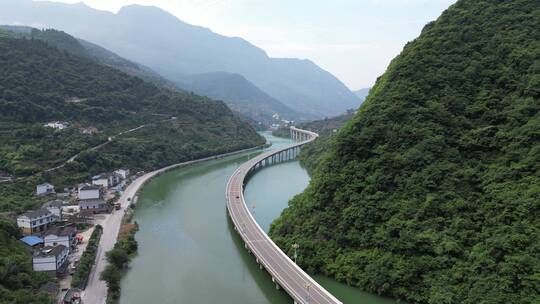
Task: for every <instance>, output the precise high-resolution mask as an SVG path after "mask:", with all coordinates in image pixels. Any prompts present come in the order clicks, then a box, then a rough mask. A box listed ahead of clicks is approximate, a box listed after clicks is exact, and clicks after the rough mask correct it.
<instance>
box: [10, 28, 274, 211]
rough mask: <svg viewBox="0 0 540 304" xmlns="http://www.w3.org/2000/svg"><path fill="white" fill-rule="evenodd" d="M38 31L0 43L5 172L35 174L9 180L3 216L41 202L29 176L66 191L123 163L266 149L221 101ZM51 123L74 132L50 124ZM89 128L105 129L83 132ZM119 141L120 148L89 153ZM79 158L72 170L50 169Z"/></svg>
mask: <svg viewBox="0 0 540 304" xmlns="http://www.w3.org/2000/svg"><path fill="white" fill-rule="evenodd" d="M31 35H33V37H35V38H36V39H31V40H28V39H25V38H24V35H23V38H11V37H0V142H1V143H2V144H1V145H0V175H1V174H8V175H11V176H15V177H28V176H32V175H35V177H33V178H29V179H27V180H24V181H17V182H15V183H0V193H3V194H5V195H4V196H2V197H0V210H13V209H14V208H16V209H24V208H27V207H29V206H32V205H35V202H34V203H32V198H31V195H32V193H33V189H32V187H28V185H29V183H28V180H31V181H32V182H35V181H38V180H39V181H48V182H52V183H53V184H55V186H57V187H58V188H63V187H65V186H73V184H75V183H78V182H81V181H84V180H86V179H88V178H89V177H90V176H92V175H95V174H97V173H99V172H103V171H109V170H112V169H115V168H117V167H120V166H127V167H129V168H131V169H132V170H134V171H135V170H149V169H153V168H158V167H163V166H166V165H170V164H173V163H177V162H181V161H185V160H192V159H195V158H198V157H203V156H209V155H212V154H216V153H222V152H230V151H233V150H238V149H243V148H248V147H253V146H255V145H258V144H263V143H264V139H262V138H261V137H260V136H259V135H258V134H257V133H256V132H255V131H254V130H253V128H251V127H250V126H249V125H248V124H247V123H246V122H243V121H241V120H240V119H239V118H238V117H236V115H234V114H233V113H232V112H231V111H230V109H228V108H227V107H226V106H225V104H223V103H222V102H216V101H213V100H210V99H208V98H206V97H201V96H197V95H194V94H188V93H180V92H176V91H171V90H169V89H166V88H163V87H158V86H156V85H154V84H151V83H148V82H145V81H143V80H141V79H139V78H137V77H132V76H129V75H127V74H124V73H122V72H120V71H118V70H116V69H113V68H111V67H108V66H105V65H101V64H98V63H97V62H96V61H94V60H92V59H91V58H92V57H91V56H90V57H88V56H86V55H84V53H82V52H83V51H82V50H81V48H82V46H81V45H80V44H79V42H78V41H77V40H76V39H74V38H73V37H71V36H69V35H67V34H65V33H62V32H58V31H54V30H47V31H37V30H32V31H31ZM48 43H52V44H53V45H54V46H51V45H49V44H48ZM83 55H84V56H83ZM172 117H175V118H176V119H171V118H172ZM51 121H67V122H69V123H70V127H69V128H68V129H66V130H56V131H55V130H52V129H50V128H46V127H43V124H44V123H47V122H51ZM140 126H144V127H143V128H141V129H138V130H137V131H134V132H129V133H122V134H121V135H118V134H119V133H121V132H124V131H127V130H130V129H134V128H136V127H140ZM89 127H93V128H96V129H97V130H98V131H99V132H98V133H96V134H83V133H82V132H81V130H82V129H83V128H89ZM116 135H118V136H116ZM112 136H116V137H115V138H114V140H113V141H112V142H110V143H108V144H107V145H105V146H103V147H101V148H100V149H98V150H89V148H91V147H95V146H97V145H99V144H102V143H106V142H107V139H108V138H109V137H112ZM79 153H81V154H80V155H79V156H78V157H77V158H76V161H74V162H72V163H68V165H66V167H64V168H62V169H60V170H56V171H55V172H54V173H43V172H44V171H45V170H46V169H49V168H53V167H56V166H59V165H61V164H63V163H64V162H65V161H66V160H68V159H69V158H70V157H72V156H74V155H77V154H79ZM34 186H35V184H34Z"/></svg>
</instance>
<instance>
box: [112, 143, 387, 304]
mask: <svg viewBox="0 0 540 304" xmlns="http://www.w3.org/2000/svg"><path fill="white" fill-rule="evenodd" d="M264 136H266V137H267V138H268V140H270V141H271V142H272V143H273V147H272V148H275V147H279V146H283V145H286V144H289V143H290V142H291V141H290V140H287V139H282V138H276V137H273V136H271V135H270V134H268V133H264ZM272 148H271V149H272ZM257 153H258V152H252V153H244V154H242V155H238V156H232V157H228V158H225V159H220V160H213V161H208V162H205V163H200V164H197V165H193V166H190V167H185V168H179V169H175V170H172V171H170V172H167V173H165V174H163V175H161V176H158V177H156V178H155V179H153V180H152V181H151V182H150V183H148V184H147V185H146V186H145V187H144V189H143V191H142V192H141V194H140V196H139V201H138V206H137V210H136V212H135V221H137V222H138V223H139V225H140V230H139V231H138V232H137V235H136V238H137V241H138V243H139V252H138V255H137V256H136V257H135V258H134V259H133V260H132V262H131V264H130V269H129V271H128V272H127V273H126V275H125V277H124V278H123V280H122V293H121V298H120V303H121V304H146V303H181V304H184V303H185V304H192V303H221V304H229V303H230V304H239V303H253V304H255V303H265V304H266V303H273V304H281V303H287V304H290V303H292V300H291V299H290V298H289V297H288V295H287V294H286V293H284V292H283V291H282V290H276V289H275V286H274V284H273V283H272V281H271V280H270V277H269V276H268V274H267V273H266V272H265V271H261V270H259V267H258V265H257V264H256V263H255V259H254V258H253V256H251V255H249V254H248V253H247V251H246V250H245V249H244V244H243V242H242V241H241V239H240V237H239V236H238V235H237V234H236V233H235V231H234V229H233V227H232V224H231V222H230V220H229V218H228V216H227V214H226V209H225V185H226V183H227V180H228V178H229V176H230V175H231V174H232V173H233V172H234V170H235V169H236V168H237V167H238V166H239V165H240V164H241V163H243V162H244V161H246V160H247V159H248V158H249V157H253V156H254V155H256V154H257ZM308 182H309V176H308V174H307V172H306V171H305V170H304V169H303V168H302V167H301V166H300V165H299V163H298V162H297V161H292V162H287V163H282V164H278V165H275V166H271V167H268V168H265V169H263V170H261V171H259V172H258V173H257V174H256V175H255V176H254V177H253V178H252V179H251V180H250V181H249V183H248V185H247V187H246V191H245V198H246V201H247V202H248V204H249V206H250V208H251V210H252V212H253V214H254V216H255V218H256V220H257V221H258V222H259V224H260V225H261V227H262V228H263V229H265V230H266V231H268V228H269V225H270V223H271V222H272V220H273V219H274V218H276V217H277V216H279V214H280V212H281V210H283V208H285V207H286V206H287V202H288V200H289V199H291V198H292V197H293V196H294V195H296V194H297V193H300V192H301V191H302V190H303V189H304V188H305V187H306V186H307V184H308ZM299 253H300V254H301V249H300V252H299ZM316 280H317V281H319V283H321V284H322V285H323V286H324V287H326V288H327V289H328V290H329V291H330V292H332V293H333V294H334V295H335V296H336V297H337V298H339V299H340V300H342V301H343V302H344V303H347V304H349V303H351V304H352V303H362V304H390V303H395V302H394V301H393V300H389V299H384V298H380V297H377V296H373V295H371V294H368V293H364V292H361V291H359V290H358V289H355V288H351V287H349V286H347V285H344V284H340V283H338V282H335V281H334V280H332V279H329V278H324V277H316Z"/></svg>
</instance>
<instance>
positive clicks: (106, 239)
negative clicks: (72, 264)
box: [82, 144, 267, 304]
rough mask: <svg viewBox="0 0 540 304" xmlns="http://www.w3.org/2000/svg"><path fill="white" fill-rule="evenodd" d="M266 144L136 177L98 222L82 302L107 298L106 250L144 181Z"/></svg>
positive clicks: (103, 300)
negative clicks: (103, 276)
mask: <svg viewBox="0 0 540 304" xmlns="http://www.w3.org/2000/svg"><path fill="white" fill-rule="evenodd" d="M266 145H267V144H265V145H263V146H257V147H253V148H248V149H242V150H238V151H233V152H228V153H223V154H219V155H214V156H209V157H205V158H201V159H196V160H191V161H187V162H182V163H178V164H174V165H170V166H167V167H164V168H161V169H158V170H155V171H152V172H148V173H146V174H144V175H142V176H140V177H138V178H137V179H135V180H134V181H133V182H132V183H131V184H130V185H129V186H128V187H127V188H126V189H125V191H124V193H122V195H121V196H120V198H119V200H118V203H119V204H120V206H121V207H120V210H116V211H113V213H112V214H110V215H108V216H107V217H106V218H105V219H104V220H103V221H102V222H101V223H100V224H101V226H102V227H103V236H102V238H101V241H100V245H99V247H98V251H97V255H96V264H95V265H94V267H93V268H92V272H91V273H90V276H89V280H88V284H87V286H86V289H85V290H84V292H83V294H82V298H83V301H84V303H92V304H102V303H105V302H106V299H107V286H106V284H105V282H104V281H102V280H101V279H100V273H101V272H103V270H104V269H105V267H106V264H107V261H106V252H108V251H110V250H111V249H112V248H113V247H114V244H115V243H116V240H117V237H118V232H119V231H120V226H121V222H122V218H123V215H124V212H125V210H126V208H128V206H129V205H130V204H131V203H133V204H136V203H137V198H138V193H139V192H140V190H141V189H142V188H143V186H144V185H146V183H148V182H149V181H150V180H151V179H152V178H154V177H157V176H159V175H161V174H163V173H165V172H167V171H170V170H173V169H176V168H179V167H185V166H189V165H193V164H198V163H202V162H205V161H209V160H214V159H220V158H225V157H228V156H233V155H237V154H241V153H245V152H249V151H254V150H257V149H261V148H264V147H265V146H266Z"/></svg>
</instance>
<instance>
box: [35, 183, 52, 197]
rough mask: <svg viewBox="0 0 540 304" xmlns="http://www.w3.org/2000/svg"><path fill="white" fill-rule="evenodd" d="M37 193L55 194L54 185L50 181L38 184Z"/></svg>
mask: <svg viewBox="0 0 540 304" xmlns="http://www.w3.org/2000/svg"><path fill="white" fill-rule="evenodd" d="M36 194H37V195H49V194H54V186H53V185H51V184H49V183H43V184H40V185H37V186H36Z"/></svg>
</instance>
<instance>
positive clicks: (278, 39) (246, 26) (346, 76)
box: [56, 0, 456, 89]
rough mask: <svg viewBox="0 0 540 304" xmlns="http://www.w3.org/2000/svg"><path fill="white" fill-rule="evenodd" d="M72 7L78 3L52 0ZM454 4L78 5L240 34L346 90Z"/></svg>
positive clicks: (421, 0) (169, 0)
mask: <svg viewBox="0 0 540 304" xmlns="http://www.w3.org/2000/svg"><path fill="white" fill-rule="evenodd" d="M56 1H60V2H67V3H76V2H81V1H80V0H56ZM455 1H456V0H84V3H86V4H87V5H88V6H91V7H94V8H98V9H102V10H109V11H112V12H117V11H118V9H120V7H122V6H125V5H128V4H133V3H137V4H142V5H155V6H158V7H161V8H162V9H165V10H167V11H169V12H171V13H172V14H174V15H176V16H177V17H178V18H180V19H181V20H183V21H186V22H188V23H191V24H196V25H201V26H204V27H208V28H210V29H211V30H212V31H214V32H216V33H219V34H223V35H227V36H239V37H242V38H245V39H247V40H248V41H250V42H251V43H253V44H255V45H257V46H258V47H261V48H263V49H264V50H265V51H266V52H267V53H268V54H269V55H270V56H272V57H297V58H307V59H311V60H313V61H314V62H315V63H317V64H318V65H319V66H321V67H322V68H324V69H326V70H328V71H330V72H331V73H332V74H334V75H336V76H337V77H338V78H339V79H340V80H342V81H343V82H344V83H345V84H346V85H347V86H349V88H351V89H359V88H364V87H369V86H371V85H373V83H374V82H375V80H376V78H377V77H378V76H380V75H381V74H382V73H383V72H384V70H385V69H386V67H387V65H388V63H389V62H390V60H391V59H392V58H393V57H395V56H396V55H397V54H399V52H400V51H401V49H402V48H403V45H405V43H406V42H408V41H410V40H412V39H414V38H415V37H417V36H418V35H419V33H420V31H421V29H422V27H423V26H424V25H425V24H426V23H427V22H429V21H431V20H434V19H436V18H437V17H438V16H439V15H440V13H441V12H442V11H443V10H445V9H446V8H447V7H448V6H450V5H451V4H452V3H454V2H455Z"/></svg>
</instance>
